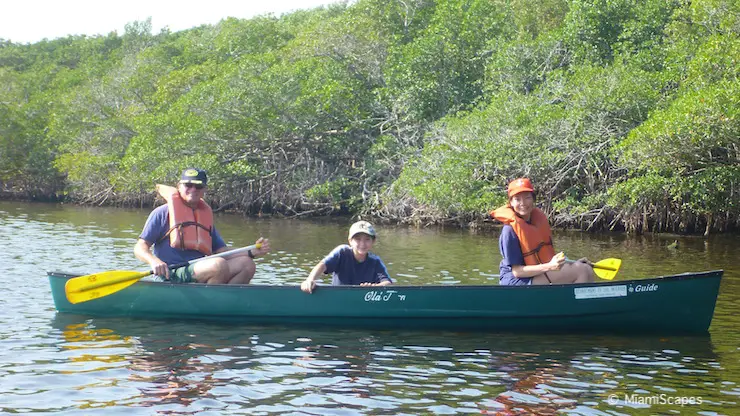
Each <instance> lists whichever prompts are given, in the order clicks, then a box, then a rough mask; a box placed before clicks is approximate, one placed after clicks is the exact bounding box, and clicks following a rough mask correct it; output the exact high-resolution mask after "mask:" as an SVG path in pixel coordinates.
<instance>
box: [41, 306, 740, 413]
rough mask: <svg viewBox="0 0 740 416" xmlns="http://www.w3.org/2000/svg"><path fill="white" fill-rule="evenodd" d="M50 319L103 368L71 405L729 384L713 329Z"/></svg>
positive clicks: (352, 405) (212, 405)
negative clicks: (621, 333)
mask: <svg viewBox="0 0 740 416" xmlns="http://www.w3.org/2000/svg"><path fill="white" fill-rule="evenodd" d="M51 325H52V327H53V328H55V329H56V330H57V331H58V333H59V334H60V335H61V338H62V340H63V341H62V342H61V343H60V344H59V348H60V350H61V351H62V352H63V353H64V356H66V357H67V360H68V361H69V362H70V363H76V364H77V365H81V366H82V367H83V368H79V367H78V368H76V369H75V370H74V374H77V375H79V374H80V373H84V372H88V373H90V374H95V375H96V377H95V380H94V381H90V380H88V382H86V383H84V384H82V385H79V386H75V387H74V388H75V389H80V390H82V389H84V390H85V391H88V394H87V396H88V397H87V398H83V399H80V398H77V399H75V400H71V401H69V402H68V403H67V404H66V406H68V407H69V408H74V407H77V408H90V409H100V408H117V407H122V406H123V407H129V408H131V407H135V408H153V409H155V410H157V411H159V410H162V409H171V410H173V411H175V410H176V412H177V413H178V414H183V413H185V414H189V413H196V412H202V411H219V412H229V411H234V410H236V409H251V410H250V413H252V412H254V413H255V414H260V413H264V414H268V413H291V412H307V413H311V414H327V413H334V412H336V411H337V410H338V409H344V411H350V412H353V411H354V412H358V413H366V412H370V413H384V414H385V413H387V414H395V413H411V414H426V413H442V414H445V413H450V414H454V413H471V412H472V413H478V414H500V415H525V414H558V413H559V412H570V413H573V412H575V413H576V414H578V412H580V411H582V410H583V409H592V410H593V409H600V410H603V411H608V410H609V409H611V410H612V411H613V410H619V409H621V410H620V411H627V413H629V414H634V412H633V410H634V409H632V410H630V408H629V406H625V405H624V404H621V405H614V406H612V405H609V404H608V403H607V402H606V399H607V397H608V395H610V394H619V395H626V394H633V393H634V392H638V393H639V394H643V395H648V394H660V393H664V394H670V395H672V396H701V397H704V398H705V400H707V401H709V402H710V404H709V405H708V406H709V407H706V406H707V405H706V404H705V405H704V406H703V408H709V409H711V408H713V407H714V408H716V409H715V410H719V409H721V408H723V406H726V405H728V403H731V402H732V401H731V400H727V396H728V394H720V393H718V391H716V390H714V389H711V388H709V389H708V388H707V386H719V385H722V384H723V382H724V381H723V380H725V378H723V376H722V375H723V372H724V371H725V370H726V368H723V366H722V365H721V364H720V363H719V357H718V356H717V355H716V354H715V353H714V345H713V343H712V340H711V338H710V337H709V336H703V337H702V336H700V337H672V338H656V337H615V336H599V337H585V336H575V335H574V336H567V335H560V336H557V337H554V338H553V339H552V340H551V342H543V338H542V337H541V336H536V335H526V334H517V335H512V334H478V333H476V334H467V333H451V332H443V333H429V332H416V331H414V332H391V331H376V332H367V331H352V330H333V331H330V332H325V331H306V330H301V329H292V328H274V327H270V328H265V327H242V326H228V325H226V326H218V325H197V326H196V325H192V324H187V323H179V322H157V321H146V320H125V319H120V320H119V319H99V318H94V319H91V318H85V317H78V316H73V315H57V316H56V317H55V318H54V319H53V321H52V323H51ZM106 380H108V381H106ZM111 380H115V382H112V381H111ZM726 387H727V389H726V390H727V391H729V392H730V394H731V393H732V392H733V391H734V386H726ZM111 388H115V389H116V390H117V393H116V394H115V395H114V396H115V397H110V396H111V392H110V389H111ZM95 391H102V392H103V394H96V393H95ZM579 409H581V410H579ZM625 409H626V410H625ZM669 409H670V407H669V406H662V407H661V406H660V405H655V406H652V407H650V411H651V412H663V411H668V410H669Z"/></svg>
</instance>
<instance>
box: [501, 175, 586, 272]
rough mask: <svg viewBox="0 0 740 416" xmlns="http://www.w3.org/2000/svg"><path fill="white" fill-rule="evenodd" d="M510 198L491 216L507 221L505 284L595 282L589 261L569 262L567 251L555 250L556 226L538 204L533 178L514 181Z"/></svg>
mask: <svg viewBox="0 0 740 416" xmlns="http://www.w3.org/2000/svg"><path fill="white" fill-rule="evenodd" d="M507 194H508V197H509V202H508V203H507V204H506V205H504V206H502V207H500V208H498V209H496V210H494V211H491V217H493V218H495V219H497V220H499V221H501V222H502V223H504V224H505V225H504V227H503V228H502V229H501V236H500V237H499V249H500V250H501V256H502V257H503V259H502V260H501V264H500V265H499V271H500V274H501V278H500V280H499V283H500V284H502V285H514V286H518V285H550V284H553V283H555V284H558V283H586V282H593V281H594V279H595V277H596V275H595V274H594V271H593V268H592V267H591V266H590V265H589V264H588V261H587V260H585V259H583V260H582V261H581V260H579V261H578V262H572V263H566V262H565V254H563V253H562V252H560V253H557V254H555V249H554V248H553V245H552V230H551V229H550V224H549V222H548V220H547V216H545V213H543V212H542V211H541V210H540V209H539V208H536V207H535V206H534V203H535V194H534V187H533V186H532V182H531V181H530V180H529V179H527V178H519V179H515V180H513V181H511V182H510V183H509V186H508V188H507Z"/></svg>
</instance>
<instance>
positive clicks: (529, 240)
mask: <svg viewBox="0 0 740 416" xmlns="http://www.w3.org/2000/svg"><path fill="white" fill-rule="evenodd" d="M491 217H493V218H495V219H497V220H499V221H501V222H502V223H504V224H508V225H510V226H511V228H513V229H514V233H516V236H517V237H518V238H519V246H520V247H521V248H522V255H523V256H524V264H526V265H529V266H533V265H535V264H543V263H547V262H549V261H550V260H551V259H552V258H553V257H554V256H555V249H554V248H553V246H552V230H551V229H550V223H549V222H548V221H547V216H546V215H545V213H544V212H542V211H541V210H540V209H539V208H534V209H533V210H532V215H531V217H530V222H527V221H525V220H524V218H522V217H520V216H518V215H516V213H515V212H514V210H513V209H511V207H509V206H506V205H505V206H503V207H500V208H497V209H495V210H493V211H491Z"/></svg>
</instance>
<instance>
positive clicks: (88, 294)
mask: <svg viewBox="0 0 740 416" xmlns="http://www.w3.org/2000/svg"><path fill="white" fill-rule="evenodd" d="M151 273H152V272H151V271H148V272H136V271H130V270H113V271H108V272H102V273H95V274H89V275H86V276H79V277H75V278H72V279H69V280H68V281H67V283H66V284H65V286H64V292H65V293H66V295H67V300H69V301H70V302H71V303H80V302H85V301H88V300H92V299H97V298H100V297H103V296H107V295H110V294H112V293H115V292H118V291H119V290H122V289H125V288H127V287H129V286H131V285H132V284H134V283H136V282H137V281H138V280H139V279H141V278H142V277H146V276H149V275H150V274H151Z"/></svg>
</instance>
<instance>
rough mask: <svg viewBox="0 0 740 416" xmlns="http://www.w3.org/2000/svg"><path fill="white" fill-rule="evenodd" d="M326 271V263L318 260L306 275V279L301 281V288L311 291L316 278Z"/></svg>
mask: <svg viewBox="0 0 740 416" xmlns="http://www.w3.org/2000/svg"><path fill="white" fill-rule="evenodd" d="M325 271H326V264H324V261H323V260H322V261H320V262H319V264H317V265H316V266H314V268H313V270H311V273H309V274H308V277H307V278H306V280H304V281H303V283H301V290H302V291H304V292H306V293H312V292H313V290H314V288H315V287H316V278H317V277H318V276H319V275H321V274H323V273H324V272H325Z"/></svg>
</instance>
